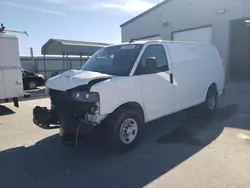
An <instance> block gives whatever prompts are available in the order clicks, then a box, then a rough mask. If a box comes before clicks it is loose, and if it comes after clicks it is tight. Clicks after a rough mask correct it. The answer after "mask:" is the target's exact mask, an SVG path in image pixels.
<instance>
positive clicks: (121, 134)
mask: <svg viewBox="0 0 250 188" xmlns="http://www.w3.org/2000/svg"><path fill="white" fill-rule="evenodd" d="M141 124H142V118H141V116H140V114H139V113H138V112H136V111H135V110H130V109H125V108H122V109H119V110H118V111H116V112H114V114H112V115H111V116H110V117H108V120H107V122H106V127H105V128H106V134H105V136H106V141H107V144H108V146H109V147H110V148H111V149H113V150H114V151H118V152H126V151H129V150H132V149H134V148H135V147H136V146H137V144H138V141H139V131H140V126H141Z"/></svg>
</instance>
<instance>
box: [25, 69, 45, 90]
mask: <svg viewBox="0 0 250 188" xmlns="http://www.w3.org/2000/svg"><path fill="white" fill-rule="evenodd" d="M22 74H23V86H24V89H36V88H37V87H38V86H44V84H45V79H44V77H43V75H41V74H36V73H33V72H30V71H27V70H22Z"/></svg>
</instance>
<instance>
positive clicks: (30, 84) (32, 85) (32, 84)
mask: <svg viewBox="0 0 250 188" xmlns="http://www.w3.org/2000/svg"><path fill="white" fill-rule="evenodd" d="M36 87H37V84H36V82H34V81H29V83H28V88H29V89H36Z"/></svg>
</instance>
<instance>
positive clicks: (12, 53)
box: [0, 34, 24, 107]
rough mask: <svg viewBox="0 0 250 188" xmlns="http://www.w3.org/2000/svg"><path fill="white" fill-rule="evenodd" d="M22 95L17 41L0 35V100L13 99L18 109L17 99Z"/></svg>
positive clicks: (13, 37) (15, 38)
mask: <svg viewBox="0 0 250 188" xmlns="http://www.w3.org/2000/svg"><path fill="white" fill-rule="evenodd" d="M23 95H24V92H23V81H22V72H21V65H20V56H19V46H18V39H17V37H15V36H10V35H5V34H0V99H4V100H5V101H8V100H9V99H13V101H14V105H15V106H16V107H18V97H21V96H23Z"/></svg>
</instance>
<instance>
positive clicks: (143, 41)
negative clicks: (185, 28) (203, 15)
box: [120, 40, 209, 45]
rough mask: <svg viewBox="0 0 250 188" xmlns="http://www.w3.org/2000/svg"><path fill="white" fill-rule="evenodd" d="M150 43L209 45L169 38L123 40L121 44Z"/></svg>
mask: <svg viewBox="0 0 250 188" xmlns="http://www.w3.org/2000/svg"><path fill="white" fill-rule="evenodd" d="M150 43H159V44H164V43H182V44H197V45H209V44H205V43H197V42H186V41H170V40H140V41H133V42H125V43H122V44H120V45H123V44H150Z"/></svg>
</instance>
